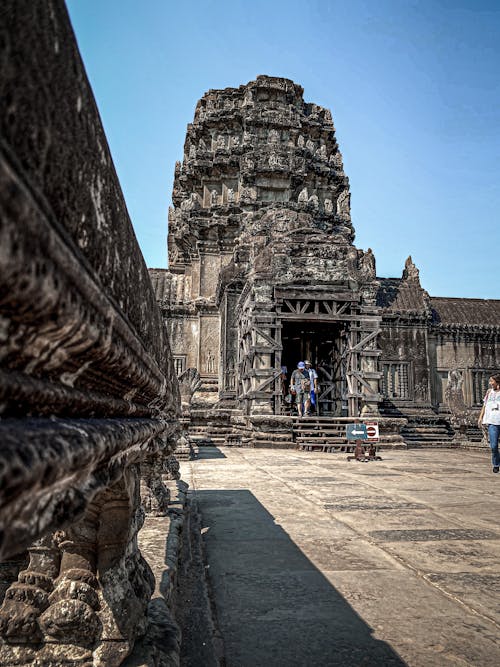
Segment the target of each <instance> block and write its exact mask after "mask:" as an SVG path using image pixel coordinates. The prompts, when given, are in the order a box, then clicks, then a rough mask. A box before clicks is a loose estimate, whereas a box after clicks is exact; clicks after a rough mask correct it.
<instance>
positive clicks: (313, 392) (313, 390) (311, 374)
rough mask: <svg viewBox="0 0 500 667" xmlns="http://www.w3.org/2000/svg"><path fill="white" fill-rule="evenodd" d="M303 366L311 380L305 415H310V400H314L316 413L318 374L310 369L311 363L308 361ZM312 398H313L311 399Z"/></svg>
mask: <svg viewBox="0 0 500 667" xmlns="http://www.w3.org/2000/svg"><path fill="white" fill-rule="evenodd" d="M304 365H305V367H306V373H309V379H310V380H311V392H310V394H309V398H308V400H307V401H306V405H305V408H306V415H310V414H311V400H314V405H315V406H316V413H317V412H318V408H317V401H316V397H317V395H318V374H317V373H316V371H315V370H314V368H312V367H311V362H310V361H307V360H306V361H304ZM313 397H314V398H313Z"/></svg>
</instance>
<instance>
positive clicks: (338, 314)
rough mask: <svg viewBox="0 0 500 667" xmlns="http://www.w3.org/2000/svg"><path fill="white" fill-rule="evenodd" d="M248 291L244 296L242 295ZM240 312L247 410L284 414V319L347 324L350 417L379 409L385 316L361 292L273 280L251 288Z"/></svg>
mask: <svg viewBox="0 0 500 667" xmlns="http://www.w3.org/2000/svg"><path fill="white" fill-rule="evenodd" d="M242 296H243V295H242ZM238 315H239V364H238V375H239V378H238V398H239V401H240V404H243V405H244V407H245V410H244V411H245V413H246V414H249V415H252V414H261V415H266V414H267V415H273V414H274V415H280V414H282V389H281V354H282V351H283V345H282V340H281V333H282V328H283V323H284V322H286V321H288V322H291V321H297V322H305V321H310V322H329V323H336V324H343V323H347V324H348V326H347V327H346V328H347V346H346V363H345V369H346V370H345V379H346V384H347V395H346V399H347V404H348V414H349V416H350V417H358V416H359V415H360V414H363V415H365V414H373V415H377V414H378V403H379V402H380V400H381V395H380V392H379V382H380V378H381V373H380V371H379V369H378V358H379V356H380V354H381V351H380V350H379V349H378V347H377V338H378V335H379V333H380V330H381V329H380V322H381V319H382V318H381V316H380V315H378V312H377V309H376V307H375V306H373V307H367V306H363V305H362V304H361V296H360V293H359V292H358V291H354V290H347V289H343V290H342V291H341V290H340V289H339V290H338V291H328V292H327V291H325V290H324V289H314V288H311V287H309V286H300V287H299V286H293V287H289V288H285V287H276V288H273V287H272V286H270V285H267V286H263V285H262V286H260V290H259V291H257V290H256V289H255V285H254V289H249V290H248V291H247V292H246V294H245V295H244V298H242V299H241V301H240V305H239V308H238Z"/></svg>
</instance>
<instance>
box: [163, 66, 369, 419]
mask: <svg viewBox="0 0 500 667" xmlns="http://www.w3.org/2000/svg"><path fill="white" fill-rule="evenodd" d="M353 239H354V229H353V227H352V224H351V215H350V194H349V181H348V179H347V177H346V175H345V173H344V169H343V164H342V154H341V152H340V150H339V147H338V144H337V141H336V138H335V130H334V126H333V121H332V116H331V114H330V111H328V110H327V109H324V108H322V107H319V106H317V105H316V104H309V103H306V102H304V99H303V89H302V88H301V87H300V86H298V85H297V84H295V83H293V82H292V81H290V80H289V79H282V78H274V77H268V76H259V77H257V79H256V80H255V81H252V82H250V83H248V84H247V85H245V86H240V87H239V88H227V89H225V90H211V91H209V92H208V93H206V94H205V95H204V96H203V97H202V99H201V100H200V101H199V102H198V105H197V107H196V111H195V117H194V121H193V123H192V124H190V125H188V130H187V136H186V142H185V147H184V160H183V162H182V163H177V165H176V169H175V181H174V189H173V207H172V208H171V210H170V213H169V237H168V249H169V262H170V273H169V274H168V275H167V276H165V279H164V282H163V287H162V290H163V303H164V305H166V304H168V306H167V309H168V315H169V320H170V322H171V324H170V326H171V340H172V341H173V347H174V353H175V355H176V359H177V363H178V370H179V371H180V372H181V371H182V370H183V369H184V368H188V367H195V368H197V369H198V370H199V372H200V375H201V380H202V387H201V392H198V395H199V396H200V397H201V402H202V403H203V404H204V405H205V407H208V406H212V407H216V408H217V409H223V408H224V409H230V408H233V409H238V410H241V411H242V412H243V414H247V415H251V414H261V415H262V414H275V415H278V414H280V413H281V411H282V408H283V406H282V389H281V371H282V366H286V367H287V370H288V372H289V373H290V372H291V370H292V369H293V368H294V367H295V365H296V363H297V361H299V360H300V359H303V358H311V359H312V362H313V364H314V365H315V366H316V367H317V368H318V371H319V373H320V381H321V397H320V401H321V409H322V413H323V414H332V415H340V414H344V415H346V414H348V413H351V414H358V413H359V412H360V411H361V410H363V411H364V412H367V411H368V412H375V411H376V406H377V401H378V400H379V398H380V397H379V395H378V379H379V374H378V372H377V367H376V359H377V355H378V354H379V353H378V351H377V348H376V337H377V332H378V330H379V322H380V318H379V317H378V316H377V312H376V307H375V295H376V281H375V263H374V258H373V255H372V253H371V251H368V252H363V251H361V250H358V249H356V247H355V246H354V245H353ZM198 400H200V399H198Z"/></svg>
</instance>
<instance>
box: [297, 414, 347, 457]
mask: <svg viewBox="0 0 500 667" xmlns="http://www.w3.org/2000/svg"><path fill="white" fill-rule="evenodd" d="M292 420H293V436H294V440H295V446H296V447H298V448H299V449H301V450H303V451H307V452H312V451H321V452H352V451H353V450H354V444H352V443H351V442H349V441H348V440H347V438H346V435H345V432H346V420H345V419H336V418H335V417H314V416H312V417H303V418H302V419H299V417H293V418H292Z"/></svg>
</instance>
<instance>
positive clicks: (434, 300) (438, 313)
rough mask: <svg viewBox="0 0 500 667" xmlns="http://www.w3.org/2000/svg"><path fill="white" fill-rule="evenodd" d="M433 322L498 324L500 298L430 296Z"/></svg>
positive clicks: (499, 318) (499, 324) (499, 319)
mask: <svg viewBox="0 0 500 667" xmlns="http://www.w3.org/2000/svg"><path fill="white" fill-rule="evenodd" d="M431 307H432V317H433V321H434V323H435V324H444V325H449V324H469V325H486V326H500V299H455V298H446V297H437V296H433V297H431Z"/></svg>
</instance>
